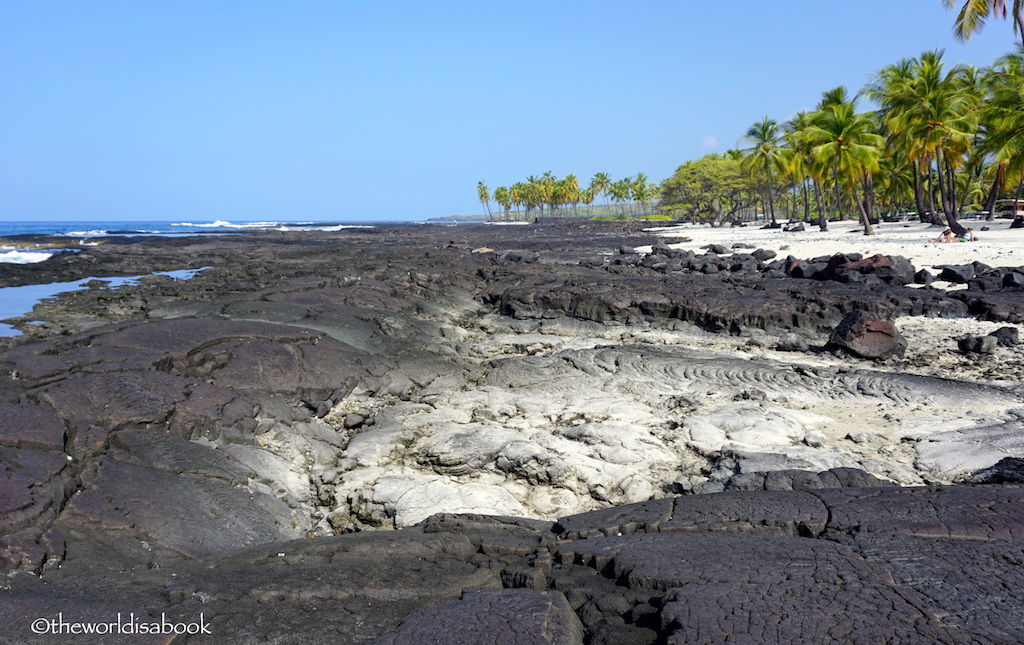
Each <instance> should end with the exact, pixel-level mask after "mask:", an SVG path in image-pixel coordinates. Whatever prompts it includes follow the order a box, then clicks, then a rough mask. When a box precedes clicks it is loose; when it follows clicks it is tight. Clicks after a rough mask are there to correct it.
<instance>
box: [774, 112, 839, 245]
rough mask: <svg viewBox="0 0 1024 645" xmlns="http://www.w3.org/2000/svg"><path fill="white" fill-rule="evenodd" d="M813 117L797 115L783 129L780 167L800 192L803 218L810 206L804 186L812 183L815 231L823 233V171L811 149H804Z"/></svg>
mask: <svg viewBox="0 0 1024 645" xmlns="http://www.w3.org/2000/svg"><path fill="white" fill-rule="evenodd" d="M813 119H814V114H813V113H811V112H797V113H796V115H794V116H793V118H792V119H790V120H789V121H787V122H786V123H785V125H784V126H783V130H784V131H785V134H783V138H784V139H785V140H786V148H785V150H784V157H783V165H784V167H785V169H786V171H787V173H789V174H790V176H791V177H792V178H793V179H794V180H796V181H797V182H798V183H799V184H800V186H801V189H802V192H803V198H804V217H805V218H809V217H810V206H809V204H808V201H809V200H808V198H807V183H808V181H809V182H810V183H811V186H812V187H813V189H814V199H815V204H816V205H817V207H818V228H819V229H821V230H822V231H827V230H828V213H826V211H825V206H824V204H823V203H822V199H821V183H822V180H823V178H824V176H825V172H826V168H825V167H824V166H823V165H822V164H820V163H816V160H815V159H814V155H813V154H811V147H810V146H809V145H807V141H806V134H807V129H808V128H809V127H810V126H811V124H812V122H813Z"/></svg>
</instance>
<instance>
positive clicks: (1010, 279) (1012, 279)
mask: <svg viewBox="0 0 1024 645" xmlns="http://www.w3.org/2000/svg"><path fill="white" fill-rule="evenodd" d="M1003 288H1004V289H1024V274H1021V273H1018V272H1017V271H1007V272H1006V273H1004V274H1003Z"/></svg>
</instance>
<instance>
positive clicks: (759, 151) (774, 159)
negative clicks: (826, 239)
mask: <svg viewBox="0 0 1024 645" xmlns="http://www.w3.org/2000/svg"><path fill="white" fill-rule="evenodd" d="M743 138H744V140H746V141H749V142H750V143H751V144H752V145H751V147H750V148H747V149H746V150H744V151H743V152H744V154H745V155H746V157H745V159H746V163H747V164H748V168H749V170H750V172H751V174H753V173H754V170H755V169H760V170H762V171H763V172H764V176H765V180H766V182H767V187H768V190H767V194H768V212H769V213H770V214H771V218H772V224H773V225H774V224H775V202H774V200H773V198H772V191H773V186H772V170H773V169H778V168H780V167H781V166H782V161H783V159H782V136H781V134H780V132H779V125H778V123H776V122H775V121H773V120H772V119H770V118H768V117H765V118H764V120H763V121H761V122H760V123H755V124H754V125H752V126H750V129H748V130H747V134H746V136H744V137H743Z"/></svg>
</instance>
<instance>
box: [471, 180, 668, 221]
mask: <svg viewBox="0 0 1024 645" xmlns="http://www.w3.org/2000/svg"><path fill="white" fill-rule="evenodd" d="M476 192H477V198H478V199H479V200H480V203H481V204H482V205H483V206H484V208H485V209H486V211H487V217H488V219H490V220H493V219H495V218H496V217H497V218H500V219H501V220H503V221H512V220H527V221H529V220H532V219H534V218H535V217H583V216H589V215H593V213H594V209H593V208H589V207H590V206H591V205H592V204H593V203H594V201H595V200H597V199H598V198H601V199H603V201H604V203H605V206H606V208H604V209H601V211H602V212H603V213H605V214H608V213H613V212H617V213H618V216H619V217H623V218H626V217H637V218H639V217H647V216H650V215H651V214H653V203H654V200H655V198H656V197H657V196H658V186H657V184H654V183H653V182H651V181H650V180H649V179H648V177H647V175H645V174H644V173H642V172H641V173H637V174H636V176H635V177H626V178H624V179H619V180H616V181H613V180H612V178H611V176H610V175H609V174H608V173H605V172H599V173H595V174H594V176H593V178H591V180H590V184H589V185H587V186H586V187H582V186H581V184H580V181H579V179H578V178H577V177H576V175H573V174H569V175H566V176H565V177H564V178H562V179H559V178H558V177H556V176H554V175H553V174H551V172H550V171H549V172H545V173H544V174H543V175H541V176H539V177H537V176H534V175H531V176H529V177H527V178H526V180H525V181H520V182H516V183H514V184H512V185H511V186H507V187H506V186H498V187H497V188H495V189H494V191H493V192H492V191H491V189H490V188H488V186H487V185H486V184H485V183H484V182H483V181H480V182H477V185H476ZM492 201H493V202H495V203H496V204H497V205H498V207H499V208H500V210H499V211H498V212H497V213H495V212H494V211H492V209H491V202H492ZM611 202H614V203H615V206H614V207H612V205H611ZM581 206H583V207H584V208H582V209H581ZM581 211H583V212H582V213H581Z"/></svg>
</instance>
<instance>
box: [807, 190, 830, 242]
mask: <svg viewBox="0 0 1024 645" xmlns="http://www.w3.org/2000/svg"><path fill="white" fill-rule="evenodd" d="M811 183H812V184H813V185H814V200H815V201H816V202H817V203H818V228H819V229H821V230H822V231H827V230H828V213H827V212H826V211H825V202H824V200H822V198H821V186H819V185H818V180H817V179H812V180H811Z"/></svg>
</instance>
